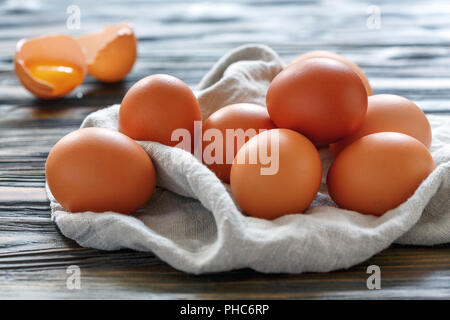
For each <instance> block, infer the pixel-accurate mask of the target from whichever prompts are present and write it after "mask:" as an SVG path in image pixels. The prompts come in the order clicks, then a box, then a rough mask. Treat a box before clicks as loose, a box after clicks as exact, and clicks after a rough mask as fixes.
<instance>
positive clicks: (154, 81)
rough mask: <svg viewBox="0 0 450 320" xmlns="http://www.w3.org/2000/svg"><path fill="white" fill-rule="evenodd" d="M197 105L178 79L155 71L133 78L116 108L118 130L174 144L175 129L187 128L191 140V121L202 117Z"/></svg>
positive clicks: (148, 139)
mask: <svg viewBox="0 0 450 320" xmlns="http://www.w3.org/2000/svg"><path fill="white" fill-rule="evenodd" d="M201 119H202V115H201V113H200V106H199V104H198V101H197V98H196V97H195V95H194V93H193V92H192V91H191V89H190V88H189V87H188V86H187V85H186V84H185V83H184V82H183V81H181V80H179V79H177V78H175V77H172V76H169V75H165V74H155V75H151V76H148V77H145V78H143V79H141V80H139V81H138V82H136V83H135V84H134V85H133V86H132V87H131V88H130V90H128V92H127V93H126V95H125V97H124V98H123V100H122V104H121V106H120V111H119V131H120V132H122V133H124V134H126V135H127V136H129V137H131V138H133V139H135V140H147V141H156V142H159V143H162V144H165V145H168V146H176V145H177V144H178V143H180V142H179V141H178V140H176V141H173V140H172V134H173V133H174V131H175V130H177V129H181V130H183V129H184V130H186V131H187V133H188V134H189V135H190V137H191V139H192V141H193V137H194V121H201ZM191 146H192V143H191Z"/></svg>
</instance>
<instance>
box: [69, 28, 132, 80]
mask: <svg viewBox="0 0 450 320" xmlns="http://www.w3.org/2000/svg"><path fill="white" fill-rule="evenodd" d="M77 41H78V43H79V44H80V45H81V47H82V48H83V51H84V54H85V56H86V62H87V65H88V74H89V75H91V76H92V77H94V78H96V79H97V80H99V81H102V82H116V81H120V80H122V79H123V78H125V76H126V75H127V74H128V73H129V72H130V71H131V69H132V68H133V65H134V62H135V60H136V56H137V40H136V37H135V35H134V31H133V28H132V27H131V25H130V24H128V23H119V24H116V25H112V26H107V27H105V28H104V29H103V30H102V31H100V32H96V33H91V34H87V35H83V36H80V37H78V38H77Z"/></svg>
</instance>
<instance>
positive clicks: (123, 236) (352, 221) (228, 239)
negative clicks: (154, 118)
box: [47, 45, 450, 274]
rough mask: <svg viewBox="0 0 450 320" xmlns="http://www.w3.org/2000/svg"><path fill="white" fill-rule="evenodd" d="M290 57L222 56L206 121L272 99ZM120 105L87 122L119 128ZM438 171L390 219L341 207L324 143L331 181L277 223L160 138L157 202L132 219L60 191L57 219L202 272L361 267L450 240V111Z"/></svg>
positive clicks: (205, 88)
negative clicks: (247, 211)
mask: <svg viewBox="0 0 450 320" xmlns="http://www.w3.org/2000/svg"><path fill="white" fill-rule="evenodd" d="M282 68H283V62H282V61H281V59H280V58H279V57H278V55H277V54H276V53H275V52H274V51H273V50H272V49H270V48H269V47H267V46H263V45H247V46H242V47H239V48H236V49H235V50H232V51H231V52H229V53H227V54H226V55H225V56H224V57H223V58H221V59H220V60H219V61H218V62H217V63H216V64H215V65H214V66H213V67H212V69H211V70H210V71H209V72H208V73H207V74H206V75H205V76H204V78H203V79H202V81H201V82H200V84H199V85H198V90H197V91H196V95H197V97H198V100H199V102H200V106H201V109H202V115H203V118H204V119H206V117H208V116H209V115H210V114H211V113H213V112H214V111H216V110H217V109H219V108H221V107H223V106H225V105H228V104H231V103H238V102H249V103H256V104H260V105H263V106H264V105H265V93H266V91H267V88H268V86H269V84H270V82H271V80H272V79H273V78H274V77H275V76H276V75H277V74H278V73H279V72H280V71H281V70H282ZM119 107H120V106H119V105H113V106H111V107H108V108H105V109H102V110H99V111H96V112H94V113H92V114H90V115H88V116H87V118H86V119H85V120H84V122H83V123H82V125H81V127H93V126H96V127H106V128H112V129H116V130H117V117H118V111H119ZM428 118H429V120H430V123H431V126H432V130H433V143H432V146H431V152H432V155H433V158H434V160H435V163H436V166H437V167H436V169H435V170H434V171H433V172H432V173H431V174H430V176H429V177H428V178H427V179H426V180H425V181H424V182H423V183H422V184H421V185H420V187H419V188H418V189H417V190H416V192H415V193H414V195H413V196H412V197H411V198H409V199H408V200H407V201H406V202H405V203H403V204H401V205H400V206H399V207H397V208H395V209H393V210H390V211H388V212H387V213H386V214H384V215H383V216H382V217H375V216H371V215H363V214H359V213H357V212H353V211H347V210H343V209H339V208H337V207H336V205H335V204H334V203H333V201H332V200H331V199H330V197H329V196H328V194H327V191H326V185H325V183H324V182H325V178H326V171H327V169H328V167H329V165H330V163H331V161H332V157H331V155H330V153H329V151H328V150H327V149H321V150H320V155H321V158H322V161H323V169H324V173H323V181H322V186H321V188H320V191H319V193H318V195H317V197H316V198H315V200H314V201H313V203H312V204H311V206H310V207H309V209H308V210H307V211H306V212H305V213H303V214H292V215H287V216H284V217H281V218H278V219H276V220H274V221H267V220H262V219H257V218H252V217H247V216H245V215H244V214H242V213H241V212H240V210H239V208H238V207H237V205H236V204H235V202H234V201H233V198H232V196H231V193H230V188H229V185H227V184H223V183H221V182H220V181H219V180H218V179H217V178H216V176H215V175H214V173H213V172H211V171H210V170H209V169H208V168H207V167H205V166H204V165H202V164H201V163H200V162H199V161H198V160H197V159H196V158H195V157H194V156H193V155H191V154H190V153H188V152H185V151H183V150H181V149H178V148H171V147H168V146H165V145H161V144H159V143H156V142H148V141H139V143H140V145H141V146H142V147H143V148H144V149H145V150H146V152H147V153H148V154H149V155H150V157H151V159H152V160H153V163H154V165H155V168H156V172H157V188H156V190H155V193H154V194H153V196H152V198H151V199H150V200H149V201H148V203H147V204H146V205H145V206H144V207H143V208H141V209H140V210H138V211H137V212H135V213H134V214H133V215H130V216H127V215H122V214H118V213H114V212H105V213H101V214H99V213H93V212H84V213H77V214H71V213H68V212H67V211H65V210H64V209H63V208H62V207H61V206H60V205H59V204H58V202H57V201H56V200H55V199H54V197H53V196H52V195H51V193H50V190H49V189H48V188H47V193H48V197H49V199H50V201H51V211H52V219H53V220H54V222H55V223H56V224H57V225H58V227H59V229H60V230H61V232H62V233H63V234H64V235H65V236H67V237H69V238H71V239H74V240H75V241H76V242H77V243H79V244H80V245H81V246H84V247H91V248H96V249H103V250H117V249H122V248H130V249H134V250H138V251H147V252H153V253H154V254H156V255H157V256H158V257H159V258H161V259H162V260H164V261H165V262H167V263H168V264H170V265H171V266H173V267H174V268H176V269H179V270H183V271H185V272H189V273H194V274H201V273H207V272H221V271H227V270H233V269H239V268H252V269H254V270H256V271H260V272H266V273H280V272H283V273H301V272H307V271H312V272H327V271H331V270H335V269H341V268H348V267H351V266H353V265H355V264H358V263H361V262H363V261H365V260H366V259H368V258H370V257H371V256H373V255H374V254H376V253H378V252H380V251H381V250H383V249H385V248H386V247H388V246H389V245H390V244H392V243H393V242H396V243H402V244H420V245H434V244H439V243H447V242H450V197H449V195H450V117H446V116H429V117H428Z"/></svg>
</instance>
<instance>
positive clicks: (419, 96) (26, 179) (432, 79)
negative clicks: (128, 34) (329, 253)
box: [0, 0, 450, 299]
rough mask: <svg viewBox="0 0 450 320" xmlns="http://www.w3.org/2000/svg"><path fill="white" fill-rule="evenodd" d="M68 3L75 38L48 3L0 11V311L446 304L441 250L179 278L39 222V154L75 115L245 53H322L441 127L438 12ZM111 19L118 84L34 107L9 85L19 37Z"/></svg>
mask: <svg viewBox="0 0 450 320" xmlns="http://www.w3.org/2000/svg"><path fill="white" fill-rule="evenodd" d="M18 3H19V4H20V3H22V2H18ZM74 4H76V5H78V6H79V8H80V9H81V25H80V27H81V28H80V29H79V30H73V29H68V28H67V24H66V19H67V18H68V14H67V13H66V8H67V5H68V4H64V3H63V2H61V1H56V0H54V1H42V4H41V1H30V2H28V4H27V5H25V6H24V5H22V6H19V5H15V4H14V2H13V1H5V2H2V3H0V21H1V27H0V84H1V85H0V298H2V299H5V298H94V299H97V298H126V299H128V298H139V299H141V298H145V299H166V298H167V299H173V298H183V299H184V298H206V299H210V298H212V299H214V298H223V299H229V298H450V245H449V244H447V245H441V246H436V247H431V248H425V247H406V246H397V245H395V246H392V247H391V248H389V249H387V250H385V251H383V252H381V253H380V254H378V255H376V256H374V257H373V258H371V259H370V260H369V261H366V262H365V263H362V264H361V265H359V266H355V267H353V268H351V269H349V270H342V271H337V272H331V273H327V274H318V273H317V274H313V273H309V274H302V275H264V274H259V273H256V272H253V271H251V270H239V271H235V272H228V273H222V274H215V275H203V276H193V275H188V274H184V273H182V272H179V271H177V270H174V269H173V268H171V267H169V266H168V265H166V264H165V263H163V262H162V261H160V260H159V259H158V258H157V257H155V256H154V255H152V254H149V253H139V252H133V251H118V252H102V251H99V250H93V249H86V248H80V247H79V246H78V245H77V244H76V243H75V242H74V241H72V240H69V239H67V238H65V237H64V236H62V235H61V233H60V232H59V231H58V229H57V228H56V225H55V224H54V223H52V221H51V220H50V208H49V203H48V201H47V198H46V195H45V192H44V163H45V160H46V157H47V154H48V151H49V150H50V148H51V147H52V146H53V144H54V143H55V142H56V141H57V140H58V139H60V138H61V137H62V136H63V135H65V134H66V133H68V132H70V131H72V130H74V129H76V128H77V127H78V126H79V125H80V123H81V121H82V119H83V118H84V117H85V116H86V115H87V114H89V113H90V112H92V111H94V110H98V109H99V108H103V107H105V106H108V105H109V104H112V103H119V102H120V101H121V98H122V96H123V95H124V93H125V92H126V90H127V89H128V88H129V87H130V86H131V85H132V84H133V83H134V82H135V81H137V80H138V79H140V78H142V77H144V76H146V75H149V74H152V73H169V74H172V75H174V76H176V77H179V78H181V79H183V80H184V81H186V82H187V83H188V84H189V85H192V86H195V84H196V83H198V82H199V80H200V79H201V77H202V75H203V74H204V73H205V72H206V71H207V70H208V68H210V67H211V66H212V64H213V63H214V62H215V61H216V60H217V59H218V58H219V57H220V56H222V55H223V54H224V53H225V52H227V51H228V50H229V49H231V48H233V47H235V46H238V45H240V44H244V43H249V42H251V43H265V44H268V45H270V46H271V47H272V48H274V49H275V50H276V51H277V52H278V53H279V54H280V56H281V57H282V58H284V59H285V61H289V60H290V59H292V58H293V57H294V56H296V55H298V54H299V53H302V52H305V51H308V50H313V49H327V50H332V51H336V52H338V53H341V54H343V55H345V56H347V57H349V58H350V59H352V60H354V61H355V62H356V63H358V64H359V65H360V66H361V67H362V69H363V70H364V71H365V72H366V74H367V75H368V76H369V78H370V80H371V83H372V85H373V88H374V91H375V93H395V94H400V95H404V96H406V97H408V98H410V99H413V100H414V101H415V102H417V103H418V105H419V106H421V107H422V108H423V110H425V111H426V112H427V113H443V114H450V67H449V66H450V5H449V3H448V1H445V0H441V1H433V2H432V4H427V2H423V1H419V0H417V1H395V2H390V1H373V4H375V5H378V6H375V7H373V6H369V4H370V3H369V4H368V2H367V1H361V2H359V1H346V2H345V3H342V2H340V1H335V2H334V1H322V2H317V3H316V2H315V1H306V2H300V1H282V2H278V3H276V2H268V1H264V0H246V1H240V2H238V1H223V2H214V3H212V2H211V3H205V2H192V1H173V2H167V3H166V1H162V0H161V1H152V2H148V1H147V2H134V1H133V2H131V1H130V2H127V4H122V2H121V1H108V2H106V1H105V2H100V1H74ZM379 11H381V19H380V20H379V22H380V23H378V19H377V12H379ZM125 20H127V21H130V22H132V23H133V24H134V26H135V29H136V32H137V34H138V36H139V58H138V61H137V63H136V65H135V67H134V69H133V71H132V73H131V74H130V75H129V76H128V77H127V78H126V79H125V81H123V82H121V83H118V84H110V85H103V84H100V83H98V82H96V81H95V80H93V79H91V78H88V79H87V80H86V81H85V83H84V84H83V85H82V86H81V87H79V88H77V89H76V90H75V91H74V92H73V93H72V94H70V95H69V96H68V97H66V98H64V99H61V100H58V101H39V100H36V99H34V98H33V97H32V96H31V95H30V94H29V93H28V92H27V91H26V90H25V89H24V88H22V87H21V86H20V85H19V84H18V82H17V80H16V78H15V76H14V71H13V64H12V58H13V51H14V46H15V43H16V42H17V41H18V40H19V39H20V38H22V37H33V36H38V35H42V34H45V33H58V32H63V33H69V34H79V33H85V32H90V31H93V30H97V29H100V28H102V27H103V25H104V24H106V23H110V24H112V23H116V22H120V21H125ZM372 264H376V265H379V266H380V267H381V271H382V289H381V290H368V289H367V287H366V279H367V277H368V275H367V274H366V268H367V266H369V265H372ZM70 265H78V266H79V267H80V268H81V289H80V290H69V289H67V287H66V280H67V277H68V276H69V275H68V274H67V273H66V268H67V267H68V266H70Z"/></svg>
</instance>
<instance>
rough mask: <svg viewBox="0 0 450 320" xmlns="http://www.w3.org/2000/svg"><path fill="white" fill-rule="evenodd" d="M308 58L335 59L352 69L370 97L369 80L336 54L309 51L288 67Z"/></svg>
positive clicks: (355, 66)
mask: <svg viewBox="0 0 450 320" xmlns="http://www.w3.org/2000/svg"><path fill="white" fill-rule="evenodd" d="M310 58H330V59H335V60H338V61H341V62H343V63H345V64H346V65H348V66H349V67H350V68H352V70H353V71H355V72H356V73H357V74H358V76H359V77H360V78H361V80H362V81H363V82H364V86H365V87H366V90H367V95H369V96H371V95H372V94H373V91H372V87H371V86H370V83H369V79H367V76H366V75H365V74H364V72H363V71H362V70H361V68H360V67H358V66H357V65H356V64H355V63H353V62H352V61H350V60H348V59H347V58H345V57H343V56H341V55H339V54H337V53H334V52H331V51H321V50H317V51H310V52H307V53H304V54H302V55H301V56H298V57H297V58H295V59H294V60H292V61H291V63H290V64H289V65H291V64H293V63H297V62H301V61H303V60H306V59H310Z"/></svg>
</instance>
